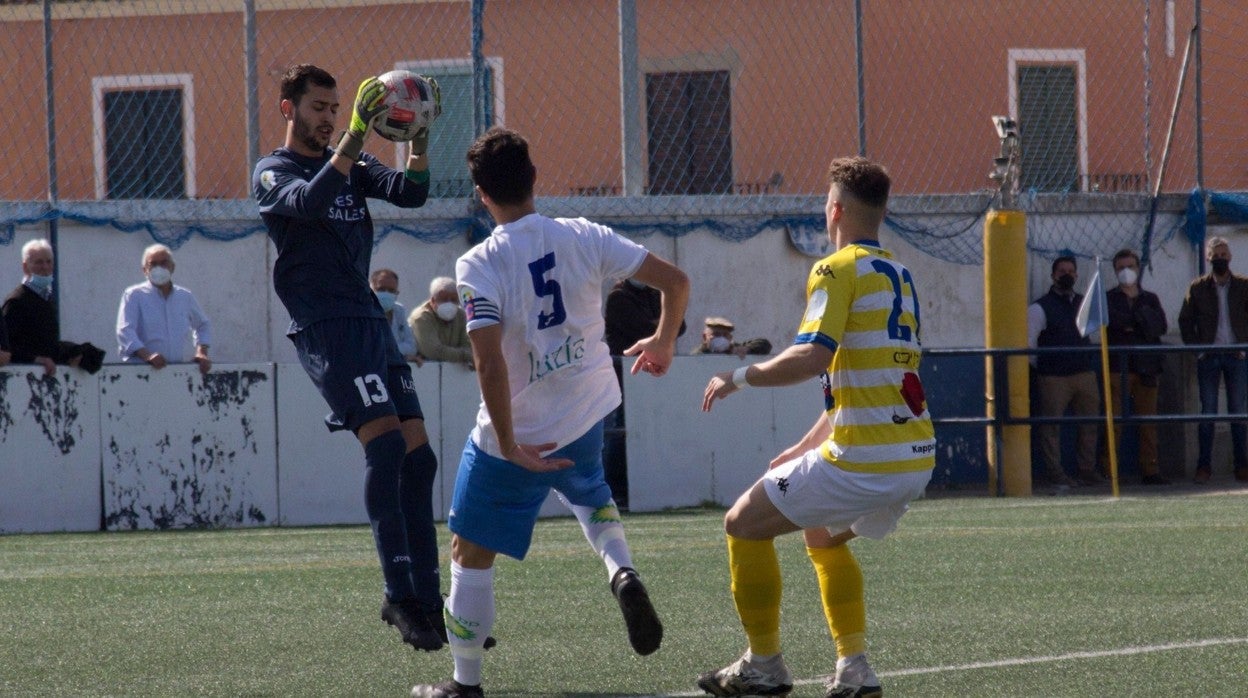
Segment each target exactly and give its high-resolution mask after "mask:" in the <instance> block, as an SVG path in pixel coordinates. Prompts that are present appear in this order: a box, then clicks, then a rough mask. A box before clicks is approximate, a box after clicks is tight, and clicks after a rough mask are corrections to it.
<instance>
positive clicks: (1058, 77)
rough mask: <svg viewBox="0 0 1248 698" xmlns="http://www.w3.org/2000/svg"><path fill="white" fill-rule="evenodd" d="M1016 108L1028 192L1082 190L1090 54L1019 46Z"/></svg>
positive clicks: (1013, 75) (1013, 59)
mask: <svg viewBox="0 0 1248 698" xmlns="http://www.w3.org/2000/svg"><path fill="white" fill-rule="evenodd" d="M1009 60H1010V66H1009V68H1010V112H1011V114H1012V115H1013V117H1014V119H1015V120H1016V121H1017V122H1018V130H1019V140H1020V142H1021V146H1022V168H1021V169H1022V172H1021V179H1020V185H1021V187H1022V189H1023V190H1024V191H1036V192H1077V191H1083V190H1084V189H1086V186H1085V184H1086V182H1087V171H1088V164H1087V163H1088V145H1087V100H1086V95H1087V90H1086V73H1085V61H1084V52H1083V50H1082V49H1071V50H1030V49H1014V50H1011V51H1010V52H1009Z"/></svg>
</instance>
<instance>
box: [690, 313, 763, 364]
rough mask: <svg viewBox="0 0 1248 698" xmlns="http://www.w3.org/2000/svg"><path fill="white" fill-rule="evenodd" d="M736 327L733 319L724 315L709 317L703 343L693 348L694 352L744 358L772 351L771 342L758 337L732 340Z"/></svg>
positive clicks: (704, 329) (703, 332) (704, 328)
mask: <svg viewBox="0 0 1248 698" xmlns="http://www.w3.org/2000/svg"><path fill="white" fill-rule="evenodd" d="M735 329H736V325H733V324H732V322H731V321H729V320H727V319H726V318H722V317H708V318H707V319H706V326H705V327H703V328H702V343H701V344H700V345H698V346H696V347H694V349H693V353H694V354H736V355H737V356H739V357H742V358H744V357H745V356H746V355H747V354H759V355H766V354H770V353H771V342H770V341H768V340H766V339H764V338H762V337H757V338H755V339H747V340H745V341H744V342H734V341H732V332H733V330H735Z"/></svg>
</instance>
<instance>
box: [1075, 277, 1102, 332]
mask: <svg viewBox="0 0 1248 698" xmlns="http://www.w3.org/2000/svg"><path fill="white" fill-rule="evenodd" d="M1096 266H1097V269H1096V273H1095V274H1093V275H1092V283H1090V284H1088V292H1087V293H1086V294H1084V296H1083V302H1082V303H1080V304H1079V315H1078V316H1076V318H1075V325H1077V326H1078V327H1079V334H1080V335H1083V336H1084V337H1087V336H1088V335H1090V334H1092V333H1093V332H1095V331H1096V330H1098V329H1100V328H1102V327H1104V326H1105V324H1106V323H1107V322H1108V321H1109V313H1108V312H1107V310H1106V307H1105V306H1106V300H1105V287H1104V286H1102V285H1101V269H1100V266H1101V265H1099V264H1098V265H1096Z"/></svg>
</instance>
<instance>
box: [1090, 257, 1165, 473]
mask: <svg viewBox="0 0 1248 698" xmlns="http://www.w3.org/2000/svg"><path fill="white" fill-rule="evenodd" d="M1114 275H1115V276H1117V277H1118V285H1117V286H1115V287H1114V288H1111V289H1109V291H1108V292H1107V293H1106V294H1105V298H1106V306H1107V309H1108V312H1109V322H1108V324H1107V325H1106V330H1105V331H1106V336H1105V339H1106V341H1107V342H1108V343H1109V345H1110V346H1111V347H1117V346H1139V345H1145V346H1148V345H1156V344H1161V337H1162V335H1164V334H1165V333H1166V311H1165V310H1163V309H1162V307H1161V299H1160V298H1158V297H1157V294H1156V293H1153V292H1151V291H1145V290H1144V289H1143V288H1141V287H1140V257H1139V255H1137V254H1136V253H1135V251H1134V250H1125V249H1124V250H1119V251H1118V252H1117V253H1116V254H1115V255H1114ZM1162 359H1163V357H1162V355H1161V354H1156V353H1141V354H1121V353H1118V352H1111V353H1110V355H1109V370H1110V373H1111V375H1112V378H1113V379H1112V381H1111V382H1110V391H1109V394H1110V405H1111V406H1112V407H1113V410H1114V415H1115V416H1118V415H1121V414H1122V404H1123V398H1124V397H1129V398H1130V401H1131V414H1132V415H1134V416H1139V417H1146V416H1152V415H1155V414H1157V376H1158V375H1160V374H1161V371H1162V364H1163V361H1162ZM1123 362H1126V380H1125V382H1124V381H1121V380H1119V378H1120V377H1121V376H1122V375H1123V365H1122V364H1123ZM1114 432H1115V434H1117V438H1116V439H1115V442H1116V443H1118V444H1119V445H1121V444H1122V426H1121V425H1118V426H1115V427H1114ZM1136 434H1137V435H1138V439H1137V441H1138V443H1139V456H1138V458H1137V462H1138V463H1139V465H1140V475H1141V482H1143V483H1144V484H1145V485H1168V484H1170V481H1169V480H1168V479H1166V478H1165V477H1163V476H1162V475H1161V473H1160V471H1159V469H1158V467H1157V425H1156V424H1140V425H1139V426H1138V427H1137V431H1136ZM1106 445H1107V446H1108V443H1107V444H1106Z"/></svg>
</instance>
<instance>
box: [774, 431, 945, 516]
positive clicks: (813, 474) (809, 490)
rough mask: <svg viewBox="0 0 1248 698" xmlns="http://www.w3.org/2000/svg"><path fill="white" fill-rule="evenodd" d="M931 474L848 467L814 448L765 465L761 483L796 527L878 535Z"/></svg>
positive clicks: (914, 496) (918, 494)
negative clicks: (833, 460) (791, 458)
mask: <svg viewBox="0 0 1248 698" xmlns="http://www.w3.org/2000/svg"><path fill="white" fill-rule="evenodd" d="M931 477H932V471H931V470H919V471H916V472H910V473H857V472H850V471H848V470H842V469H841V468H838V467H836V466H835V465H832V464H831V463H829V462H827V461H826V460H824V459H823V456H821V455H819V449H817V448H814V449H811V450H809V451H807V452H806V453H804V454H803V455H801V456H799V457H797V458H794V459H793V460H791V461H788V462H787V463H782V464H780V465H778V466H776V467H775V468H772V469H771V470H768V471H767V474H766V475H764V476H763V477H762V483H763V488H764V489H765V490H766V492H767V496H768V497H769V498H770V499H771V503H772V504H775V505H776V508H777V509H779V510H780V513H781V514H784V516H785V518H787V519H788V520H789V521H792V522H793V523H794V524H797V525H798V526H801V527H802V528H816V527H824V528H826V529H828V531H829V532H830V533H832V534H833V535H836V534H838V533H842V532H844V531H853V532H854V533H856V534H857V535H860V536H863V537H864V538H883V537H884V536H887V535H888V534H890V533H892V532H893V529H895V528H897V522H898V521H899V520H900V519H901V516H902V514H905V513H906V510H907V509H908V508H909V506H908V504H909V502H910V500H912V499H916V498H918V497H920V496H922V494H923V490H924V489H925V488H926V487H927V482H928V480H930V479H931Z"/></svg>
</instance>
